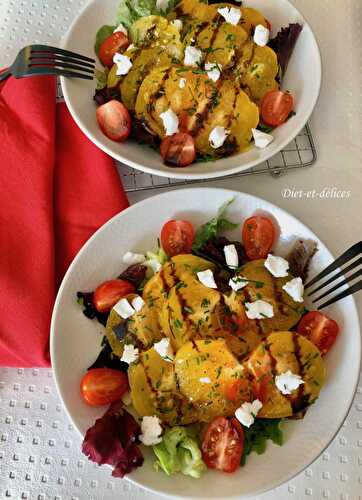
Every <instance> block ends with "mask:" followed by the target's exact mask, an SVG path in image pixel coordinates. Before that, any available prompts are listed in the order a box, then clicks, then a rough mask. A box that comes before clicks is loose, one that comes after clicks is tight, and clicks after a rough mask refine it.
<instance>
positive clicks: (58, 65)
mask: <svg viewBox="0 0 362 500" xmlns="http://www.w3.org/2000/svg"><path fill="white" fill-rule="evenodd" d="M29 70H30V71H31V72H32V73H39V74H42V73H45V71H46V70H49V72H51V73H52V74H56V75H63V76H70V77H71V76H73V77H77V78H84V79H87V80H92V79H93V75H94V70H95V60H94V59H92V58H90V57H87V56H83V55H81V54H77V53H76V52H72V51H70V50H64V49H59V48H58V47H51V46H49V45H32V46H31V52H30V57H29Z"/></svg>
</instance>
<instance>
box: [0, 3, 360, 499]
mask: <svg viewBox="0 0 362 500" xmlns="http://www.w3.org/2000/svg"><path fill="white" fill-rule="evenodd" d="M84 3H85V2H84V1H81V0H78V1H76V0H47V1H40V0H33V1H31V0H22V1H15V0H0V65H6V64H9V63H10V62H11V61H12V59H13V57H14V55H15V54H16V52H17V51H18V49H19V48H20V47H21V46H24V45H27V44H29V43H33V42H45V43H53V44H58V43H59V40H60V38H61V36H62V35H63V34H64V32H65V31H66V29H67V27H68V26H69V24H70V22H71V21H72V19H73V18H74V16H75V15H76V14H77V12H78V11H79V10H80V8H81V7H82V6H83V4H84ZM246 3H247V2H246ZM293 3H294V4H295V6H296V7H297V8H299V9H300V10H301V11H302V13H303V14H304V15H305V17H306V18H307V20H308V21H309V22H310V24H311V26H312V28H313V29H314V31H315V33H316V36H317V39H318V42H319V44H320V48H321V52H322V60H323V86H322V91H321V96H320V99H319V101H318V104H317V107H316V110H315V112H314V114H313V117H312V120H311V126H312V132H313V136H314V139H315V142H316V147H317V152H318V160H317V163H316V164H315V166H313V167H311V168H310V169H307V170H304V169H303V170H301V171H294V172H288V174H287V175H285V176H282V177H279V178H276V179H274V178H271V177H270V176H269V175H261V176H257V177H253V176H250V177H243V178H238V179H234V180H227V181H213V182H209V183H205V185H209V186H219V187H228V188H231V189H237V190H239V191H245V192H247V193H251V194H255V195H257V196H260V197H263V198H265V199H267V200H268V201H271V202H272V203H275V204H276V205H278V206H280V207H282V208H284V209H286V210H287V211H288V212H290V213H291V214H293V215H294V216H296V217H298V218H299V219H300V220H301V221H303V222H304V223H305V224H307V225H308V226H309V227H310V228H311V229H312V230H313V231H314V232H315V233H317V234H318V235H319V236H320V238H321V239H322V240H323V241H324V242H325V243H326V245H327V246H328V247H329V248H330V250H331V251H332V253H334V254H335V255H338V254H339V253H340V252H342V251H343V250H344V249H345V248H347V247H348V246H349V245H351V244H352V243H354V242H355V241H356V240H357V238H360V237H361V216H360V212H361V209H362V203H361V192H362V176H361V170H362V168H361V167H362V148H361V146H362V144H361V142H362V84H361V82H362V38H361V32H362V29H361V28H362V26H361V22H362V2H361V1H360V0H319V1H315V0H293ZM309 71H313V68H309ZM325 188H331V189H332V188H337V190H340V191H345V192H347V193H349V194H347V195H346V197H344V198H336V197H329V198H328V197H323V196H318V193H321V192H323V190H324V189H325ZM179 189H182V188H179ZM293 190H294V191H298V192H301V197H297V198H293V197H290V196H289V197H288V196H286V193H287V194H288V193H290V192H291V191H293ZM313 190H315V191H314V192H315V193H316V194H315V195H314V196H313V194H312V195H309V196H310V197H307V192H309V191H312V192H313ZM154 193H155V192H154V191H152V192H142V193H134V194H131V195H130V201H131V202H132V203H135V202H137V201H140V200H141V199H143V198H145V197H147V196H150V195H152V194H154ZM316 214H318V217H316ZM356 302H357V305H358V309H359V311H360V312H362V297H361V295H359V296H357V297H356ZM80 444H81V439H80V437H79V435H78V433H77V431H76V430H74V429H73V427H72V425H71V424H70V422H69V420H68V418H67V416H66V414H65V411H64V409H63V408H62V405H61V402H60V400H59V397H58V395H57V393H56V388H55V384H54V380H53V375H52V371H51V370H44V369H21V368H19V369H7V368H1V369H0V478H1V479H0V498H1V499H8V498H11V499H16V500H20V499H24V500H26V499H29V500H30V499H34V500H35V499H36V500H47V499H53V500H70V499H71V500H78V499H79V500H82V499H89V500H111V499H115V498H119V497H122V498H124V499H126V500H128V499H129V500H130V499H132V500H134V499H135V500H136V499H143V500H146V499H147V500H152V499H154V498H157V497H156V496H155V495H152V494H149V493H147V492H145V491H143V490H141V489H139V488H137V487H135V486H133V485H131V484H130V483H129V482H128V481H120V480H115V479H113V478H112V477H111V475H110V471H109V469H108V468H98V467H97V466H94V464H92V463H90V462H88V461H87V459H86V458H85V457H84V456H83V455H82V454H81V452H80ZM289 498H290V499H291V500H296V499H298V500H301V499H308V498H311V499H322V498H327V499H336V500H337V499H338V500H361V499H362V382H361V380H360V384H359V388H358V390H357V394H356V397H355V400H354V402H353V405H352V407H351V410H350V413H349V415H348V417H347V419H346V421H345V423H344V425H343V427H342V429H341V430H340V432H339V433H338V435H337V437H336V438H335V440H334V441H333V443H332V444H331V445H330V446H329V448H328V449H327V450H326V451H325V452H324V453H323V455H322V456H321V457H320V458H319V459H318V460H317V461H316V462H315V463H314V464H313V465H312V466H311V467H310V468H308V469H307V470H305V471H304V472H303V473H301V474H300V475H299V476H297V477H296V478H294V479H293V480H292V481H290V482H289V483H287V484H284V485H283V486H281V487H279V488H277V489H275V490H273V491H270V492H268V493H266V494H264V495H261V496H260V497H258V499H257V500H280V499H282V500H283V499H289Z"/></svg>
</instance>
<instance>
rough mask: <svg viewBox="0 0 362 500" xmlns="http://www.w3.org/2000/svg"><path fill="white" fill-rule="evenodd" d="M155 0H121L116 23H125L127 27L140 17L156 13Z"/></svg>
mask: <svg viewBox="0 0 362 500" xmlns="http://www.w3.org/2000/svg"><path fill="white" fill-rule="evenodd" d="M156 13H157V9H156V1H155V0H121V2H120V4H119V6H118V10H117V17H116V23H117V26H118V25H119V24H121V23H122V24H123V26H125V27H126V28H127V29H129V28H130V27H131V25H132V24H133V23H134V22H135V21H137V19H139V18H140V17H146V16H150V15H152V14H156Z"/></svg>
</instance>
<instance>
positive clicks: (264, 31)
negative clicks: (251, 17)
mask: <svg viewBox="0 0 362 500" xmlns="http://www.w3.org/2000/svg"><path fill="white" fill-rule="evenodd" d="M269 35H270V33H269V30H268V28H266V27H265V26H263V25H262V24H258V25H257V26H256V27H255V31H254V42H255V43H256V45H259V47H265V45H266V44H267V43H268V42H269Z"/></svg>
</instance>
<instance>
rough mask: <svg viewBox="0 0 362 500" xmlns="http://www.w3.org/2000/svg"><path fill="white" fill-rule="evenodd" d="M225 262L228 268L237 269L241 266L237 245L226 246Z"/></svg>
mask: <svg viewBox="0 0 362 500" xmlns="http://www.w3.org/2000/svg"><path fill="white" fill-rule="evenodd" d="M224 254H225V260H226V264H227V265H228V267H231V268H232V269H235V268H236V267H238V265H239V256H238V252H237V250H236V246H235V245H226V246H224Z"/></svg>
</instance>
